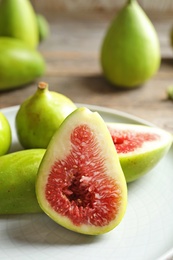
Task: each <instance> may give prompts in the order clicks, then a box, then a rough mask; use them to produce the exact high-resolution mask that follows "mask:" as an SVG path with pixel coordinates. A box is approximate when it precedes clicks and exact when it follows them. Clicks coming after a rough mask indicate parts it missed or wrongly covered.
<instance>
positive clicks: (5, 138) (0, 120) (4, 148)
mask: <svg viewBox="0 0 173 260" xmlns="http://www.w3.org/2000/svg"><path fill="white" fill-rule="evenodd" d="M11 142H12V133H11V127H10V124H9V122H8V120H7V118H6V117H5V115H4V114H3V113H1V112H0V156H1V155H4V154H6V153H7V152H8V151H9V149H10V146H11Z"/></svg>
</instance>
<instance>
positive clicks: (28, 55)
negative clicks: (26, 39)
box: [0, 37, 45, 91]
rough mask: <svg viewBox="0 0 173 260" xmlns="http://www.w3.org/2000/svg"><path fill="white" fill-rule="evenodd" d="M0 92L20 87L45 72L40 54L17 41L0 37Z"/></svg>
mask: <svg viewBox="0 0 173 260" xmlns="http://www.w3.org/2000/svg"><path fill="white" fill-rule="evenodd" d="M0 53H1V55H0V91H2V90H8V89H14V88H18V87H22V86H24V85H25V84H28V83H30V82H32V81H33V80H35V79H36V78H37V77H40V76H42V75H43V74H44V72H45V61H44V59H43V57H42V56H41V54H40V53H39V52H38V51H37V50H34V49H32V48H30V47H28V46H27V45H26V44H25V43H23V42H22V41H20V40H18V39H14V38H9V37H0Z"/></svg>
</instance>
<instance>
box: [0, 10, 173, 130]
mask: <svg viewBox="0 0 173 260" xmlns="http://www.w3.org/2000/svg"><path fill="white" fill-rule="evenodd" d="M111 18H112V16H111V14H110V15H108V14H107V15H105V14H102V13H98V14H85V15H80V14H78V15H70V14H64V15H63V14H57V15H47V19H48V21H49V23H50V28H51V33H50V35H49V38H48V39H47V40H45V41H44V42H43V43H42V44H41V45H40V46H39V51H40V52H41V53H42V55H43V56H44V58H45V60H46V64H47V69H46V73H45V75H44V76H43V77H41V78H39V79H37V80H36V81H35V82H33V83H31V84H29V85H27V86H25V87H22V88H20V89H16V90H11V91H6V92H1V93H0V108H5V107H8V106H14V105H17V104H21V102H23V101H24V100H25V99H26V98H27V97H28V96H30V95H32V94H33V93H34V92H35V90H36V86H37V84H38V82H39V81H46V82H48V83H49V86H50V90H53V91H57V92H60V93H62V94H64V95H66V96H68V97H69V98H71V99H72V100H73V101H74V102H77V103H85V104H94V105H99V106H105V107H109V108H113V109H117V110H121V111H124V112H128V113H131V114H133V115H136V116H138V117H141V118H143V119H145V120H148V121H150V122H151V123H154V124H156V125H158V126H159V127H162V128H164V129H166V130H169V131H171V132H173V101H171V100H168V98H167V92H166V91H167V87H168V86H169V85H171V84H173V50H172V48H171V46H170V43H169V30H170V27H171V26H172V24H173V19H172V15H171V14H170V15H169V14H164V15H160V14H154V15H153V14H152V15H151V17H150V18H151V19H152V22H153V23H154V25H155V28H156V30H157V32H158V35H159V39H160V45H161V53H162V63H161V67H160V69H159V71H158V72H157V74H156V75H155V76H154V77H153V78H151V79H150V80H149V81H148V82H146V83H145V84H143V85H142V86H141V87H140V88H136V89H133V90H126V91H125V90H117V89H116V88H114V87H112V86H111V85H110V84H109V83H108V82H107V81H106V80H105V79H104V78H103V76H102V73H101V69H100V64H99V49H100V44H101V41H102V38H103V35H104V33H105V30H106V28H107V25H108V24H109V22H110V19H111Z"/></svg>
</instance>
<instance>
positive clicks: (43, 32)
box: [36, 14, 50, 43]
mask: <svg viewBox="0 0 173 260" xmlns="http://www.w3.org/2000/svg"><path fill="white" fill-rule="evenodd" d="M36 18H37V24H38V34H39V42H40V43H41V42H42V41H44V40H45V39H46V38H47V37H48V35H49V32H50V29H49V23H48V22H47V20H46V18H45V17H44V16H43V15H41V14H36Z"/></svg>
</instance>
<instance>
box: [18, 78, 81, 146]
mask: <svg viewBox="0 0 173 260" xmlns="http://www.w3.org/2000/svg"><path fill="white" fill-rule="evenodd" d="M76 108H77V107H76V105H75V104H74V103H73V102H72V101H71V100H70V99H69V98H67V97H66V96H64V95H62V94H60V93H57V92H54V91H49V89H48V84H46V83H44V82H40V83H39V85H38V88H37V91H36V92H35V93H34V95H33V96H31V97H29V98H27V99H26V100H25V101H24V102H23V103H22V104H21V106H20V108H19V110H18V112H17V115H16V120H15V122H16V132H17V135H18V139H19V142H20V143H21V145H22V146H23V147H24V148H25V149H26V148H27V149H28V148H47V146H48V143H49V141H50V139H51V137H52V136H53V134H54V132H55V131H56V130H57V129H58V128H59V126H60V124H61V123H62V122H63V120H64V119H65V118H66V117H67V115H69V114H70V113H71V112H72V111H74V110H75V109H76Z"/></svg>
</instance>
